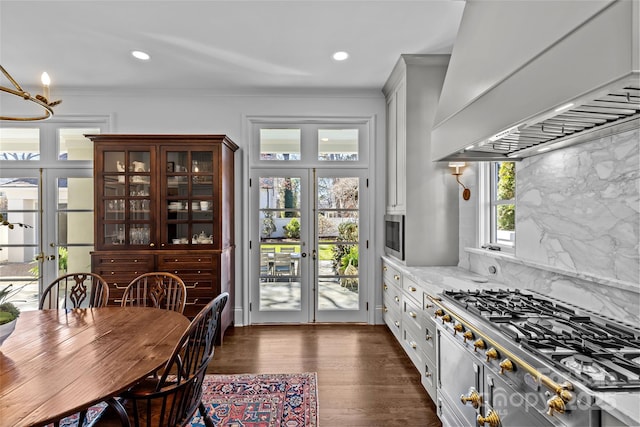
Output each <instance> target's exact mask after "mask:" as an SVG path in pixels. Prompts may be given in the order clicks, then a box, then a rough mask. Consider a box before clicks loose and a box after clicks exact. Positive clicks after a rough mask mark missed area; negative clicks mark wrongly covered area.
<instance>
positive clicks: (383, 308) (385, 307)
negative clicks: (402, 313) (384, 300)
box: [382, 305, 389, 313]
mask: <svg viewBox="0 0 640 427" xmlns="http://www.w3.org/2000/svg"><path fill="white" fill-rule="evenodd" d="M382 311H384V312H385V313H386V312H387V311H389V309H388V308H387V306H386V305H383V306H382Z"/></svg>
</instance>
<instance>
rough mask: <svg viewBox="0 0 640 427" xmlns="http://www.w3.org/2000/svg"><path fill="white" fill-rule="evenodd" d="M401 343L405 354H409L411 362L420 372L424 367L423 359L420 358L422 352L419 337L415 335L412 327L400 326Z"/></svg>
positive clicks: (422, 355)
mask: <svg viewBox="0 0 640 427" xmlns="http://www.w3.org/2000/svg"><path fill="white" fill-rule="evenodd" d="M401 344H402V347H403V348H404V351H405V352H406V353H407V356H409V358H410V359H411V362H413V365H414V366H415V367H416V369H417V370H418V371H419V372H420V373H422V370H423V369H424V368H423V364H424V360H422V359H423V358H424V353H423V352H422V351H420V346H419V338H418V337H417V336H416V335H415V332H414V331H413V329H412V328H405V327H404V326H403V327H402V341H401Z"/></svg>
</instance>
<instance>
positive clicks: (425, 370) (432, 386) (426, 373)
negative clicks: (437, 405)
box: [420, 353, 438, 402]
mask: <svg viewBox="0 0 640 427" xmlns="http://www.w3.org/2000/svg"><path fill="white" fill-rule="evenodd" d="M422 361H423V364H422V370H421V372H420V373H421V374H422V375H421V376H422V378H421V380H420V382H421V383H422V386H423V387H424V389H425V390H427V393H429V396H431V399H432V400H433V401H434V402H436V401H437V400H436V399H437V389H438V387H437V384H436V363H435V362H434V361H433V360H432V359H429V358H428V357H427V356H426V355H424V353H423V358H422Z"/></svg>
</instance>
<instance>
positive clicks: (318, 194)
mask: <svg viewBox="0 0 640 427" xmlns="http://www.w3.org/2000/svg"><path fill="white" fill-rule="evenodd" d="M364 182H365V176H364V173H363V172H360V171H348V172H341V171H336V170H318V171H317V172H316V176H315V207H314V211H315V212H316V216H315V235H314V242H315V245H316V247H317V250H316V251H317V256H316V258H317V260H316V263H315V265H316V274H315V277H316V279H315V280H316V286H315V287H316V289H317V292H316V295H315V297H316V304H315V306H316V313H315V319H316V321H318V322H365V321H366V304H365V292H363V291H362V287H361V284H362V283H366V280H363V278H364V277H365V276H364V273H365V272H366V265H365V264H366V257H365V256H360V254H364V253H365V252H364V251H365V250H366V245H363V244H362V242H366V229H367V227H366V224H367V221H366V215H364V214H363V212H361V210H360V206H366V192H365V191H363V190H364V189H366V187H365V186H364V185H363V183H364ZM365 211H366V210H365ZM363 237H364V239H363Z"/></svg>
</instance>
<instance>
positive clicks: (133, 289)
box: [121, 272, 187, 313]
mask: <svg viewBox="0 0 640 427" xmlns="http://www.w3.org/2000/svg"><path fill="white" fill-rule="evenodd" d="M186 302H187V287H186V286H185V284H184V282H183V281H182V279H181V278H180V277H178V276H176V275H175V274H173V273H166V272H151V273H144V274H141V275H140V276H138V277H136V278H135V279H133V280H132V281H131V282H130V283H129V285H128V286H127V287H126V288H125V290H124V293H123V295H122V303H121V305H122V306H123V307H125V306H131V307H156V308H163V309H165V310H174V311H177V312H178V313H183V312H184V306H185V304H186Z"/></svg>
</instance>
